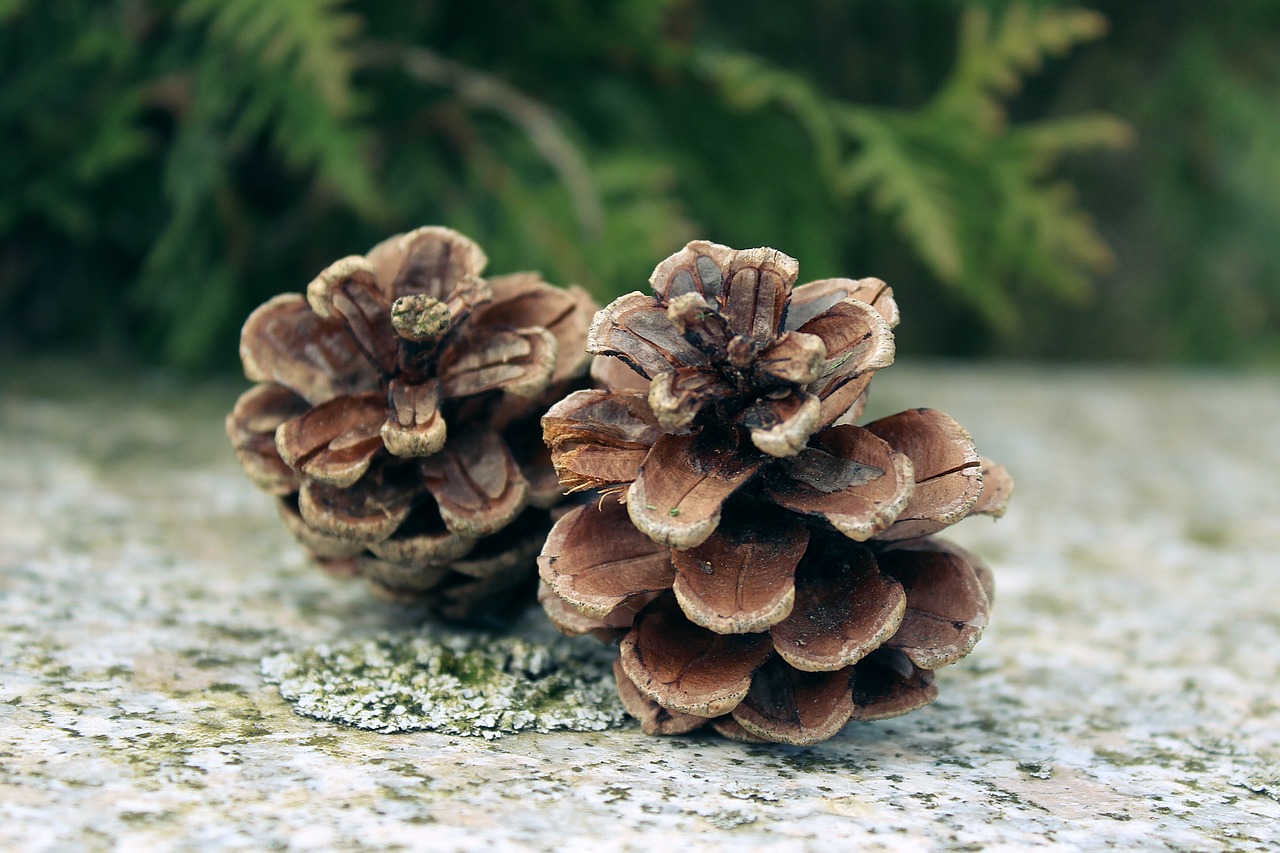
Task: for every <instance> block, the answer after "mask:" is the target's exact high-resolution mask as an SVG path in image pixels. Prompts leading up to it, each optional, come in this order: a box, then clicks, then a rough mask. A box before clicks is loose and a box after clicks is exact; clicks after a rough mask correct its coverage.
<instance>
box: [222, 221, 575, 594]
mask: <svg viewBox="0 0 1280 853" xmlns="http://www.w3.org/2000/svg"><path fill="white" fill-rule="evenodd" d="M486 262H487V259H486V258H485V255H484V252H482V251H481V250H480V247H479V246H477V245H476V244H475V243H473V242H472V241H471V240H469V239H467V238H466V237H464V236H462V235H461V234H458V233H456V232H454V231H451V230H449V229H447V228H419V229H417V230H416V231H412V232H410V233H408V234H403V235H397V236H396V237H392V238H391V239H389V240H386V241H384V242H382V243H380V244H379V245H377V246H376V247H374V248H373V250H372V251H370V252H369V254H368V255H366V256H363V257H359V256H355V257H348V258H344V259H343V260H340V261H338V262H337V263H334V264H332V265H330V266H329V267H328V268H327V269H326V270H324V272H322V273H321V274H320V275H319V276H318V277H317V278H316V279H315V280H314V281H313V282H311V284H310V285H309V286H308V287H307V294H306V296H305V297H304V296H301V295H299V294H284V295H281V296H277V297H275V298H274V299H271V300H270V301H268V302H267V303H265V304H264V305H262V306H261V307H259V308H258V309H257V310H256V311H254V312H253V314H252V315H251V316H250V317H249V319H248V320H247V321H246V322H245V325H244V330H243V332H242V335H241V340H240V357H241V360H242V362H243V363H244V370H245V375H246V376H247V377H248V378H249V379H251V380H254V381H256V382H258V383H259V384H258V385H255V386H254V387H253V388H251V389H250V390H249V391H247V392H246V393H245V394H244V395H243V396H241V397H240V399H239V401H237V403H236V405H235V408H234V410H233V411H232V412H231V414H230V415H228V417H227V432H228V434H229V435H230V437H231V441H232V444H233V445H234V447H235V450H236V454H237V456H238V457H239V459H240V462H241V464H242V465H243V466H244V469H245V471H246V472H247V473H248V475H249V477H250V479H252V480H253V482H254V483H255V484H256V485H257V486H258V487H260V488H261V489H263V490H264V491H266V492H269V493H270V494H273V495H278V496H279V497H280V501H279V508H280V514H281V516H282V518H283V519H284V522H285V525H286V527H288V529H289V530H290V531H291V532H292V533H293V535H294V536H295V537H296V538H297V539H298V541H299V542H301V543H302V544H303V545H304V546H306V548H307V549H308V550H309V551H310V552H311V554H312V555H313V556H314V557H315V558H316V559H317V561H319V562H320V563H321V564H322V565H324V566H326V567H327V568H330V569H331V570H333V571H337V572H340V573H345V574H358V575H363V576H364V577H366V578H367V579H368V580H369V581H370V583H371V584H372V586H373V588H374V589H375V591H378V592H380V593H382V594H384V595H386V596H388V597H391V598H394V599H400V600H404V599H408V600H420V599H421V600H425V601H427V602H428V603H430V604H431V605H433V606H434V608H435V609H436V610H438V611H439V612H441V613H442V614H443V615H445V616H449V617H452V618H469V617H472V616H478V615H492V614H494V613H496V612H499V611H502V610H503V609H504V608H505V607H506V606H507V605H509V604H510V605H516V604H521V603H523V602H524V601H526V600H528V598H529V597H530V596H531V594H532V585H533V583H534V581H533V558H534V557H535V556H536V554H537V552H538V548H539V547H540V546H541V544H542V542H543V540H544V539H545V536H546V531H547V529H548V528H549V527H550V524H551V519H550V515H549V510H550V509H551V508H552V507H554V506H555V505H556V504H557V503H559V502H561V500H562V494H561V490H560V487H559V484H558V483H557V482H556V477H555V470H554V468H552V466H551V461H550V455H549V453H548V452H547V449H546V448H545V447H544V446H543V445H542V444H541V443H540V442H539V441H538V440H537V439H538V428H537V418H538V417H539V416H540V415H541V414H542V413H543V412H544V411H545V410H546V407H547V405H548V404H549V403H550V402H551V401H553V400H555V399H558V398H559V397H561V396H563V395H564V394H565V393H567V392H568V391H570V390H572V388H573V387H575V386H576V385H580V383H581V377H582V376H583V374H584V373H585V371H586V367H587V359H588V356H587V355H586V353H585V352H584V351H583V346H584V343H585V340H586V334H587V325H588V321H589V318H590V317H591V314H592V312H593V311H594V310H595V306H594V305H593V304H592V302H591V299H590V297H589V296H588V295H587V294H586V293H585V291H583V290H581V289H580V288H576V287H575V288H570V289H568V290H561V289H559V288H556V287H552V286H551V285H548V284H546V283H544V282H543V281H542V280H541V278H540V277H539V276H538V275H537V274H534V273H517V274H515V275H507V276H501V277H498V278H492V279H489V280H487V281H486V280H484V279H481V278H480V277H479V275H480V273H481V271H482V270H483V269H484V266H485V264H486Z"/></svg>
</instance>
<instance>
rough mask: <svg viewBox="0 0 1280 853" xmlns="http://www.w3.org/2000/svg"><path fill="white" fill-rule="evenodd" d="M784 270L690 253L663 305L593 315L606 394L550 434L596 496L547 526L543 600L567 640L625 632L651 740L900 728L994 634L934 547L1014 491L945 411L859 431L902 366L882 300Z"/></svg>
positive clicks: (624, 657)
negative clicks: (873, 385) (865, 411)
mask: <svg viewBox="0 0 1280 853" xmlns="http://www.w3.org/2000/svg"><path fill="white" fill-rule="evenodd" d="M796 274H797V264H796V262H795V261H794V260H793V259H791V258H789V257H787V256H786V255H784V254H782V253H780V252H777V251H775V250H772V249H752V250H748V251H735V250H733V249H729V248H727V247H725V246H719V245H716V244H713V243H706V242H694V243H690V244H689V245H688V246H687V247H686V248H685V249H684V250H683V251H681V252H678V253H677V254H675V255H673V256H672V257H670V258H668V259H667V260H666V261H664V262H663V263H662V264H660V265H659V266H658V268H657V269H656V270H655V271H654V274H653V276H652V278H651V279H650V284H651V286H652V288H653V292H654V294H655V295H654V296H646V295H644V294H641V293H632V294H629V295H627V296H623V297H621V298H619V299H618V300H616V301H614V302H613V303H612V304H611V305H609V306H608V307H606V308H605V309H604V310H602V311H601V312H600V313H599V314H597V316H596V319H595V321H594V323H593V325H592V329H591V334H590V338H589V341H588V349H589V350H590V351H591V352H593V353H596V354H598V355H601V356H606V357H611V359H608V360H605V359H602V360H601V361H600V362H598V363H597V364H598V367H599V369H597V371H596V373H597V377H598V378H599V379H600V380H601V381H602V382H603V383H604V384H605V385H606V388H605V389H604V390H588V391H578V392H576V393H574V394H571V395H569V396H568V397H567V398H566V399H564V400H562V401H561V402H560V403H558V404H556V405H555V406H553V407H552V408H551V410H550V411H549V412H548V413H547V415H546V416H545V417H544V418H543V420H542V424H543V429H544V435H545V438H546V440H547V443H548V445H549V446H550V447H551V450H552V459H553V461H554V463H555V466H556V470H557V472H558V473H559V476H560V479H561V482H562V483H564V484H565V485H566V486H568V487H570V488H573V489H600V490H602V492H603V494H602V497H601V500H600V503H599V505H598V506H583V507H579V508H577V509H575V510H573V511H571V512H570V513H568V514H567V515H566V516H564V517H563V518H562V519H561V520H560V521H558V522H557V523H556V525H555V527H554V528H553V529H552V532H551V535H550V537H549V539H548V541H547V544H546V546H545V547H544V549H543V551H542V555H541V557H540V558H539V565H540V569H541V577H542V580H543V581H544V588H543V591H542V593H541V594H540V598H541V600H542V602H543V605H544V607H545V608H546V609H547V611H548V613H549V614H550V616H551V618H552V620H553V621H554V622H555V623H556V624H557V626H558V627H560V629H561V630H563V631H565V632H567V633H586V632H593V633H596V634H598V635H601V636H610V635H612V636H619V635H621V638H622V639H621V651H620V656H619V660H618V664H617V665H616V666H615V669H616V671H617V674H618V683H619V692H620V694H621V696H622V699H623V701H624V703H625V704H626V705H627V707H628V709H629V710H630V711H631V713H632V714H633V715H634V716H636V717H638V718H639V719H640V720H641V721H642V723H643V724H644V728H645V730H646V731H647V732H650V733H664V734H672V733H679V732H685V731H689V730H691V729H694V728H696V727H698V726H701V725H703V724H705V723H707V722H708V721H712V722H713V725H714V726H715V728H716V729H717V730H719V731H721V732H722V733H723V734H725V735H728V736H730V737H736V738H739V739H744V740H770V741H780V742H784V743H795V744H800V743H814V742H817V741H820V740H824V739H826V738H828V737H830V736H831V735H833V734H834V733H835V732H837V731H838V730H839V729H840V728H841V727H842V726H843V725H844V724H845V723H847V722H848V721H849V720H850V719H859V720H870V719H879V718H883V717H890V716H895V715H897V714H902V713H906V712H907V711H910V710H912V709H914V708H917V707H920V706H921V705H924V704H927V703H928V702H930V701H932V700H933V698H934V697H935V696H936V694H937V689H936V687H935V685H934V679H933V670H935V669H937V668H939V667H941V666H944V665H946V664H949V663H953V662H954V661H956V660H958V659H960V658H961V657H963V656H964V655H965V654H967V653H968V652H969V651H970V650H971V649H972V648H973V646H974V644H975V643H976V642H977V640H978V637H979V636H980V634H981V632H982V629H983V627H984V626H985V625H986V622H987V615H988V610H989V606H990V598H991V594H992V584H991V577H990V573H989V571H988V570H987V568H986V567H985V566H984V565H983V564H982V562H981V561H980V560H978V559H977V558H976V557H974V556H973V555H971V554H969V553H967V552H965V551H963V550H962V549H960V548H958V547H956V546H953V545H949V544H947V543H944V542H941V541H938V540H933V539H930V538H927V537H928V535H929V534H932V533H934V532H936V531H938V530H941V529H942V528H944V527H946V526H948V525H950V524H953V523H954V522H956V521H959V520H960V519H962V518H964V517H966V516H967V515H970V514H973V513H978V512H983V513H989V514H993V515H999V514H1001V513H1003V509H1004V503H1005V500H1006V499H1007V496H1008V493H1009V490H1010V488H1011V482H1010V481H1009V479H1008V476H1007V475H1006V474H1005V473H1004V472H1003V470H1002V469H1000V468H999V467H998V466H994V465H993V464H992V463H986V462H984V460H982V459H981V458H980V457H979V456H978V455H977V452H976V450H975V449H974V446H973V441H972V440H971V439H970V437H969V435H968V433H966V432H965V430H964V429H963V428H962V427H961V426H960V425H959V424H957V423H956V422H955V421H954V420H952V419H951V418H950V417H948V416H947V415H944V414H942V413H941V412H937V411H933V410H929V409H916V410H911V411H906V412H902V413H900V414H897V415H893V416H890V417H887V418H884V419H881V420H878V421H876V422H874V423H871V424H868V425H866V426H865V427H859V426H855V425H853V424H852V421H853V420H856V419H857V417H858V416H859V415H860V414H861V410H862V406H863V402H864V400H865V395H866V391H867V386H868V384H869V383H870V381H871V377H872V375H873V373H874V372H875V371H876V370H878V369H880V368H883V367H886V366H888V365H889V364H890V363H891V362H892V360H893V352H894V350H893V334H892V331H891V327H892V325H893V324H895V323H896V322H897V318H898V313H897V307H896V305H895V303H894V301H893V296H892V292H891V291H890V289H889V288H888V287H887V286H885V284H884V283H883V282H881V281H879V280H877V279H863V280H861V281H852V280H849V279H828V280H824V281H816V282H812V283H810V284H806V285H804V286H801V287H797V288H794V290H793V284H794V282H795V280H796ZM620 365H625V366H626V367H629V368H630V371H627V370H619V366H620ZM984 468H985V469H986V480H985V485H984ZM608 495H617V497H618V499H619V500H618V501H612V500H608V499H607V496H608Z"/></svg>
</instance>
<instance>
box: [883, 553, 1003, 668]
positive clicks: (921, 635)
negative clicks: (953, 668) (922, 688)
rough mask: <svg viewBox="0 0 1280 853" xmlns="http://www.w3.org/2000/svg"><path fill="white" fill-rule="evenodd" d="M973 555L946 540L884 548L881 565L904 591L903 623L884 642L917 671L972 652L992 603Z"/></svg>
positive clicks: (947, 662)
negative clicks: (899, 652) (904, 657)
mask: <svg viewBox="0 0 1280 853" xmlns="http://www.w3.org/2000/svg"><path fill="white" fill-rule="evenodd" d="M981 563H982V561H981V560H979V559H978V558H977V557H976V556H974V555H973V554H971V553H969V552H968V551H966V550H964V549H963V548H960V547H959V546H956V545H953V544H951V543H949V542H942V541H938V540H926V539H920V540H913V541H909V542H903V543H900V544H899V545H896V546H891V547H889V548H886V549H884V551H882V552H881V554H880V565H881V567H882V568H883V569H884V571H885V572H886V573H887V574H889V575H891V576H892V577H894V578H896V579H897V580H898V582H899V583H901V584H902V586H903V587H904V588H905V589H906V611H905V613H904V615H903V619H902V625H901V627H900V628H899V629H898V631H897V632H896V633H895V634H894V636H893V638H892V639H890V640H888V641H887V642H886V643H885V646H886V647H888V648H893V649H898V650H899V651H901V652H902V653H903V654H905V655H906V656H907V657H908V658H909V659H910V660H911V662H912V663H914V664H915V665H916V666H918V667H920V668H921V669H929V670H933V669H939V668H941V667H944V666H947V665H949V664H952V663H955V662H956V661H958V660H960V658H962V657H964V656H965V655H967V654H969V652H971V651H973V647H974V646H976V645H977V644H978V640H979V639H980V638H981V637H982V631H983V629H984V628H986V626H987V620H988V618H989V616H990V613H991V604H990V601H989V600H988V597H987V593H986V590H985V588H984V586H983V583H982V580H981V578H980V577H979V574H978V571H977V569H976V567H977V566H978V565H980V564H981Z"/></svg>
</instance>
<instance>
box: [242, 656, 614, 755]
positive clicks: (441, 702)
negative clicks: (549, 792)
mask: <svg viewBox="0 0 1280 853" xmlns="http://www.w3.org/2000/svg"><path fill="white" fill-rule="evenodd" d="M595 651H596V650H595V649H579V648H577V647H575V645H574V644H572V643H567V642H560V641H558V640H556V641H552V642H551V643H547V644H544V643H538V642H533V641H530V640H525V639H520V638H514V637H509V638H494V637H491V636H487V635H482V634H459V635H453V636H435V635H433V634H430V633H427V632H421V633H411V634H379V635H376V636H373V637H369V638H365V639H354V640H349V641H344V642H336V643H323V644H320V645H317V646H314V647H312V648H309V649H305V650H303V651H298V652H283V653H280V654H275V655H271V656H269V657H266V658H264V659H263V660H262V674H263V677H264V678H265V679H266V681H267V682H268V683H271V684H276V685H278V686H279V688H280V695H281V696H283V697H284V698H285V699H286V700H288V701H289V702H291V703H292V704H293V706H294V710H295V711H296V712H297V713H298V714H300V715H302V716H306V717H314V718H316V719H318V720H326V721H330V722H337V723H345V724H346V725H350V726H356V727H358V728H362V729H370V730H372V731H378V732H407V731H433V732H438V733H440V734H450V735H471V736H478V737H483V738H495V737H500V736H502V735H506V734H514V733H516V732H521V731H536V732H550V731H601V730H604V729H608V728H615V727H619V726H622V725H624V724H626V721H627V716H626V712H625V711H624V710H623V709H622V704H621V702H619V700H618V696H617V690H616V689H615V687H614V682H613V678H612V675H611V673H610V671H609V667H608V663H607V661H602V660H601V658H600V656H599V655H598V654H595V653H594V652H595Z"/></svg>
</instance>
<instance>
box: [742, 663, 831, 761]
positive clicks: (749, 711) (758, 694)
mask: <svg viewBox="0 0 1280 853" xmlns="http://www.w3.org/2000/svg"><path fill="white" fill-rule="evenodd" d="M852 675H853V667H845V668H844V669H840V670H836V671H834V672H801V671H799V670H795V669H792V668H791V667H789V666H787V665H786V664H785V663H783V662H782V661H781V660H779V659H777V658H774V659H772V660H770V661H769V662H768V663H766V664H765V665H764V666H762V667H761V668H760V669H759V670H758V671H757V672H756V675H755V677H754V678H753V679H752V680H751V689H750V690H749V691H747V695H746V697H745V698H744V699H743V700H742V702H741V703H740V704H738V706H737V707H735V708H734V709H733V719H734V720H735V721H737V723H738V724H739V725H741V726H742V727H743V728H744V729H745V730H746V731H748V732H750V733H751V734H753V735H756V736H757V737H761V738H764V739H766V740H770V741H774V742H776V743H787V744H791V745H793V746H806V745H809V744H814V743H819V742H821V741H824V740H826V739H827V738H829V737H831V736H832V735H834V734H835V733H836V732H838V731H840V729H842V728H844V725H845V724H846V723H848V722H849V718H850V717H852V716H853V695H852V693H851V691H850V687H849V681H850V679H851V677H852Z"/></svg>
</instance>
